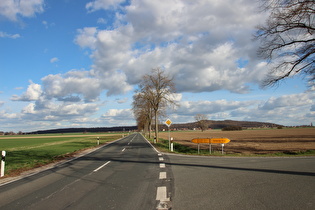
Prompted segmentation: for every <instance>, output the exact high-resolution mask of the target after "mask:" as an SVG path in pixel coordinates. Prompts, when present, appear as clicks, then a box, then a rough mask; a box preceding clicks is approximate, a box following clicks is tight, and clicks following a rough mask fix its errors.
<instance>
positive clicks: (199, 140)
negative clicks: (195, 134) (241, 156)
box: [191, 138, 230, 144]
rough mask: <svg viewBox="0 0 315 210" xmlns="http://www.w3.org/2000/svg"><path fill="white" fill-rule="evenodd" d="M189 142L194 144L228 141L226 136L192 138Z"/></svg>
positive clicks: (223, 142)
mask: <svg viewBox="0 0 315 210" xmlns="http://www.w3.org/2000/svg"><path fill="white" fill-rule="evenodd" d="M191 142H193V143H196V144H226V143H229V142H230V139H228V138H211V139H193V140H191Z"/></svg>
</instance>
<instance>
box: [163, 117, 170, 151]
mask: <svg viewBox="0 0 315 210" xmlns="http://www.w3.org/2000/svg"><path fill="white" fill-rule="evenodd" d="M165 124H166V125H167V127H168V150H171V133H170V126H171V124H172V121H171V120H170V119H167V120H166V121H165Z"/></svg>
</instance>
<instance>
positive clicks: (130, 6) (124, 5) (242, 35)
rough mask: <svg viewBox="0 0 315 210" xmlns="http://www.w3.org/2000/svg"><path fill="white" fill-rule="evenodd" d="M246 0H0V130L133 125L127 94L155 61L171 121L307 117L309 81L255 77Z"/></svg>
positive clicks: (253, 8)
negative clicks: (174, 103)
mask: <svg viewBox="0 0 315 210" xmlns="http://www.w3.org/2000/svg"><path fill="white" fill-rule="evenodd" d="M267 16H268V14H265V13H261V12H259V8H258V5H257V1H253V0H225V1H217V0H194V1H190V0H160V1H152V0H128V1H125V0H59V1H56V0H20V1H16V0H1V4H0V72H1V76H0V130H2V131H14V132H18V131H34V130H42V129H53V128H62V127H100V126H120V125H135V124H136V123H135V121H134V118H133V115H132V111H131V110H130V108H131V104H132V96H133V94H134V91H135V89H136V88H137V85H138V84H139V82H140V81H141V78H142V77H143V75H144V74H148V73H150V71H151V69H152V68H157V67H160V68H162V69H164V70H165V72H166V74H167V75H169V76H171V77H173V78H174V82H175V85H176V90H177V100H178V103H179V104H180V107H179V108H177V109H176V110H173V109H169V118H170V119H171V120H172V121H173V123H182V122H192V121H194V116H195V115H196V114H207V116H208V118H209V119H212V120H226V119H232V120H249V121H262V122H272V123H279V124H283V125H300V124H310V123H311V122H313V123H315V120H314V119H315V118H314V117H315V105H314V100H315V93H314V88H312V87H311V88H309V87H307V83H306V82H305V80H303V78H301V77H298V76H297V77H294V78H290V79H288V80H286V81H285V82H283V83H281V84H280V85H279V86H277V87H274V88H267V89H261V88H259V85H260V84H261V82H262V80H263V79H264V77H265V76H266V74H267V73H268V65H267V64H266V62H265V61H264V60H261V59H259V58H258V57H257V56H256V51H257V47H258V45H259V43H258V42H255V41H253V39H252V36H253V34H254V33H255V26H257V25H258V24H261V23H264V21H265V19H266V17H267Z"/></svg>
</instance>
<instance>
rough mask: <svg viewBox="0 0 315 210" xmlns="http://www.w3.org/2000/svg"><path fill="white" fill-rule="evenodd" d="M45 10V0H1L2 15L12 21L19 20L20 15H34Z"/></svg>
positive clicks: (0, 10)
mask: <svg viewBox="0 0 315 210" xmlns="http://www.w3.org/2000/svg"><path fill="white" fill-rule="evenodd" d="M42 12H44V0H19V1H16V0H1V3H0V15H2V16H4V17H6V18H8V19H9V20H11V21H17V20H18V17H19V16H22V17H32V16H34V15H35V14H36V13H42Z"/></svg>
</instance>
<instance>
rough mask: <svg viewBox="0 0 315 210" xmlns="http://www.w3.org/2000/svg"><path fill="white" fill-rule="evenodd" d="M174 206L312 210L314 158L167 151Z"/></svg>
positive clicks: (314, 181) (183, 207)
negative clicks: (178, 154) (234, 155)
mask: <svg viewBox="0 0 315 210" xmlns="http://www.w3.org/2000/svg"><path fill="white" fill-rule="evenodd" d="M166 165H167V166H168V167H170V169H171V171H172V173H173V174H172V176H173V179H174V184H173V185H174V193H173V195H172V205H173V208H174V209H180V210H186V209H187V210H188V209H198V210H201V209H251V210H252V209H255V210H257V209H277V210H279V209H286V210H288V209H303V210H304V209H315V158H314V157H300V158H270V157H269V158H247V157H246V158H222V157H195V156H177V155H168V158H167V162H166Z"/></svg>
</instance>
